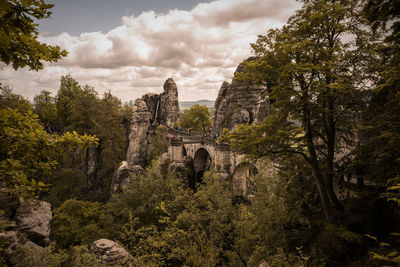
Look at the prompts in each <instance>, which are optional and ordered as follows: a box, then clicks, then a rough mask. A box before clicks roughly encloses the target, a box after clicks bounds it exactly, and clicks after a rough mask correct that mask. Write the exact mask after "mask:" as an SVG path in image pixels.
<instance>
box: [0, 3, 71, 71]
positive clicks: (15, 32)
mask: <svg viewBox="0 0 400 267" xmlns="http://www.w3.org/2000/svg"><path fill="white" fill-rule="evenodd" d="M52 7H53V5H52V4H46V3H45V2H44V1H43V0H1V1H0V60H1V61H2V62H4V63H6V64H7V65H10V64H11V66H12V67H13V68H14V69H15V70H17V69H19V68H23V67H29V69H30V70H40V69H43V61H49V62H56V61H57V60H59V59H60V58H62V57H65V56H66V55H67V51H65V50H62V49H61V48H60V47H58V46H50V45H47V44H45V43H41V42H39V41H38V40H37V39H38V36H39V32H38V30H37V27H38V24H37V23H36V22H35V20H41V19H45V18H48V17H50V15H51V12H50V11H49V10H50V9H51V8H52Z"/></svg>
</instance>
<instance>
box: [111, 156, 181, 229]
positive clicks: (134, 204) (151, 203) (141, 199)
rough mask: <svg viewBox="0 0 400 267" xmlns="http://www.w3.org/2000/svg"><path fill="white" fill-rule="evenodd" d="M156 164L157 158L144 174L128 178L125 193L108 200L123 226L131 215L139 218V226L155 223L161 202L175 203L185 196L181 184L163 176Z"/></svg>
mask: <svg viewBox="0 0 400 267" xmlns="http://www.w3.org/2000/svg"><path fill="white" fill-rule="evenodd" d="M159 165H160V160H159V159H158V160H155V161H153V164H152V165H151V166H150V167H148V168H147V169H146V170H145V172H144V174H143V175H139V176H134V177H131V183H130V184H129V187H128V189H127V190H126V191H124V192H123V193H121V194H116V195H114V196H113V198H112V199H111V200H110V202H109V205H110V209H111V210H112V211H113V213H114V214H115V215H116V216H118V217H117V219H119V220H121V222H122V223H126V222H127V221H128V218H129V215H130V214H132V216H134V217H138V218H139V220H140V223H141V225H151V224H158V221H159V219H160V216H161V215H162V214H163V212H162V211H161V210H160V208H159V205H160V203H161V202H171V203H176V202H175V201H178V200H179V199H180V198H181V197H182V196H185V194H186V193H185V190H184V189H183V187H182V186H183V183H182V181H181V180H179V179H178V178H176V177H175V176H173V175H172V174H166V176H163V175H162V174H161V170H160V167H159ZM178 203H179V202H178ZM178 203H176V204H177V205H178V206H179V204H178ZM177 209H178V208H177Z"/></svg>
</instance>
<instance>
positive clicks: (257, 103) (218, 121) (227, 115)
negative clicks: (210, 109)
mask: <svg viewBox="0 0 400 267" xmlns="http://www.w3.org/2000/svg"><path fill="white" fill-rule="evenodd" d="M254 59H255V58H254V57H250V58H248V59H247V60H246V61H251V60H254ZM244 71H245V69H244V63H243V62H242V63H240V64H239V66H238V67H237V69H236V71H235V76H237V74H238V73H239V72H244ZM265 92H266V88H265V86H258V85H252V84H247V83H246V82H242V81H237V80H235V79H233V80H232V83H231V84H229V83H227V82H223V84H222V86H221V89H220V90H219V93H218V97H217V99H216V101H215V115H214V122H213V128H214V133H217V134H220V133H221V132H222V129H223V128H227V129H229V130H231V129H233V128H235V126H236V125H238V124H241V123H246V124H251V123H254V122H259V121H262V120H263V119H264V118H265V116H266V115H267V114H266V111H267V108H268V102H267V101H266V100H265V99H264V97H263V93H265Z"/></svg>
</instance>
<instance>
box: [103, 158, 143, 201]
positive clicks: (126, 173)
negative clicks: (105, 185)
mask: <svg viewBox="0 0 400 267" xmlns="http://www.w3.org/2000/svg"><path fill="white" fill-rule="evenodd" d="M142 172H143V168H142V167H140V166H139V165H134V166H132V167H131V166H129V163H128V162H126V161H122V162H121V165H120V166H119V168H118V169H117V170H116V171H115V173H114V176H113V179H112V182H111V194H114V193H121V192H123V191H124V190H125V189H126V188H127V187H128V185H129V183H130V180H131V174H134V175H139V174H141V173H142Z"/></svg>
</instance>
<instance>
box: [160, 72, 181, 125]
mask: <svg viewBox="0 0 400 267" xmlns="http://www.w3.org/2000/svg"><path fill="white" fill-rule="evenodd" d="M159 117H160V123H163V124H165V125H166V126H167V127H172V126H173V125H174V124H175V122H176V121H177V120H178V119H179V102H178V88H177V87H176V84H175V82H174V80H173V79H172V78H169V79H168V80H166V81H165V83H164V92H162V93H161V95H160V112H159Z"/></svg>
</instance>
